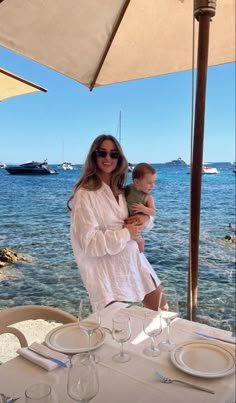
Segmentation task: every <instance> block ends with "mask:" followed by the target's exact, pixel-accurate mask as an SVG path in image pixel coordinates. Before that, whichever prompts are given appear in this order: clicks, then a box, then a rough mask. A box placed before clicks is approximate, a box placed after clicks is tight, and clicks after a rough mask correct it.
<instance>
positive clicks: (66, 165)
mask: <svg viewBox="0 0 236 403" xmlns="http://www.w3.org/2000/svg"><path fill="white" fill-rule="evenodd" d="M63 160H64V142H62V161H63ZM58 166H59V167H60V168H62V169H64V170H65V171H68V170H72V169H74V167H73V165H72V164H71V162H65V161H64V162H62V163H61V164H59V165H58Z"/></svg>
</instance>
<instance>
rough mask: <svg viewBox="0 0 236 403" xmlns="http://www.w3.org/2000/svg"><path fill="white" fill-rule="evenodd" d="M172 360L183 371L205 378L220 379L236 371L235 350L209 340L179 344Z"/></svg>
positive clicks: (174, 350)
mask: <svg viewBox="0 0 236 403" xmlns="http://www.w3.org/2000/svg"><path fill="white" fill-rule="evenodd" d="M170 358H171V361H172V363H173V364H174V365H175V366H176V367H177V368H179V369H180V370H181V371H184V372H187V373H188V374H191V375H195V376H201V377H203V378H218V377H222V376H226V375H229V374H232V373H233V372H234V371H235V357H234V351H233V349H232V348H230V347H228V346H222V345H220V344H219V343H217V342H212V341H208V340H202V341H189V342H185V343H182V344H179V345H178V346H176V347H175V348H174V349H173V350H172V351H171V354H170Z"/></svg>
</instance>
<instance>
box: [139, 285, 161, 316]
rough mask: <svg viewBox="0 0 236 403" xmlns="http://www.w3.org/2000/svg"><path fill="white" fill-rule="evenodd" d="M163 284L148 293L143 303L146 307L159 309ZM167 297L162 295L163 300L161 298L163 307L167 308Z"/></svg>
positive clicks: (154, 309)
mask: <svg viewBox="0 0 236 403" xmlns="http://www.w3.org/2000/svg"><path fill="white" fill-rule="evenodd" d="M161 292H162V289H161V286H160V285H159V286H158V287H157V288H155V290H153V291H151V292H150V293H149V294H146V295H145V297H144V299H143V301H142V303H143V305H144V306H145V307H146V308H149V309H152V310H153V311H157V310H158V307H159V301H160V298H161ZM166 302H167V301H166V299H164V298H163V295H162V300H161V306H160V308H161V309H166V306H167V304H166Z"/></svg>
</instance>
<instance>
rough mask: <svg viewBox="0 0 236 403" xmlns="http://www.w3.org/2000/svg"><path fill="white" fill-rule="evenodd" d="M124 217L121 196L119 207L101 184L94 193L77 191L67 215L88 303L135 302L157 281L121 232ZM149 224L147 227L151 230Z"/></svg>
mask: <svg viewBox="0 0 236 403" xmlns="http://www.w3.org/2000/svg"><path fill="white" fill-rule="evenodd" d="M127 217H128V209H127V204H126V201H125V197H124V196H123V195H119V203H118V202H117V200H116V199H115V197H114V195H113V193H112V191H111V189H110V187H109V186H108V185H107V184H105V183H103V185H102V187H101V188H100V189H99V190H96V191H88V190H85V189H81V188H80V189H79V190H77V192H76V194H75V196H74V199H73V206H72V214H71V242H72V247H73V251H74V255H75V259H76V263H77V265H78V268H79V272H80V274H81V277H82V280H83V283H84V285H85V287H86V289H87V291H88V293H89V296H90V299H91V301H93V302H95V301H99V302H100V303H102V304H103V305H104V306H105V305H107V304H108V303H110V302H112V301H132V302H139V301H142V300H143V299H144V296H145V295H146V294H148V293H150V292H151V291H153V290H154V289H155V285H154V284H153V280H152V278H151V277H153V279H154V281H155V283H156V285H157V286H158V285H159V284H160V280H159V278H158V277H157V275H156V273H155V272H154V270H153V268H152V266H151V265H150V264H149V262H148V260H147V259H146V257H145V256H144V254H143V253H140V252H139V249H138V245H137V242H135V241H133V240H131V239H130V234H129V231H128V230H127V228H122V227H123V223H124V220H125V219H126V218H127ZM152 226H153V223H152V221H151V223H150V224H149V228H147V229H150V227H151V228H152Z"/></svg>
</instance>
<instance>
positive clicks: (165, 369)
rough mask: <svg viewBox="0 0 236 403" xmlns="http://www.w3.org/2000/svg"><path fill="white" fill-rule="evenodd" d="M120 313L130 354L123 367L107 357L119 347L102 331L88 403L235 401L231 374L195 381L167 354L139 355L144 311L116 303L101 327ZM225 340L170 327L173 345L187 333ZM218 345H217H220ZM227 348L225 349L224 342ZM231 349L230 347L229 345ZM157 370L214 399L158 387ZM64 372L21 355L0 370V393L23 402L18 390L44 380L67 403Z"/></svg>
mask: <svg viewBox="0 0 236 403" xmlns="http://www.w3.org/2000/svg"><path fill="white" fill-rule="evenodd" d="M119 310H121V311H122V312H123V313H124V314H125V315H129V316H130V318H131V328H132V337H131V339H130V341H129V342H127V343H125V344H124V349H125V350H128V351H129V352H130V354H131V360H130V361H129V362H127V363H123V364H120V363H115V362H114V361H113V360H112V355H113V354H114V353H115V352H116V351H118V349H119V348H120V346H119V345H118V344H117V343H116V342H115V341H114V340H113V339H112V336H111V335H110V334H109V333H107V335H106V339H105V343H104V344H103V345H102V346H101V347H100V348H99V349H97V350H96V353H97V354H98V355H99V358H100V362H99V364H98V371H99V380H100V390H99V393H98V395H97V396H96V397H95V398H94V399H93V400H92V401H93V402H94V403H120V402H122V403H132V402H135V403H146V402H147V403H154V402H158V403H172V402H173V403H185V402H186V403H198V402H199V401H204V402H206V403H213V402H214V403H215V402H217V403H235V374H231V375H228V376H225V377H222V378H213V379H209V378H200V377H196V376H191V375H189V374H187V373H185V372H183V371H180V370H179V369H178V368H176V367H175V366H174V365H173V364H172V362H171V360H170V356H169V353H168V352H162V353H161V355H160V356H158V357H154V358H149V357H146V356H144V354H143V349H144V347H145V346H146V345H147V344H149V343H150V339H148V338H147V337H146V336H145V334H144V332H143V330H142V322H143V320H142V317H143V310H144V308H140V307H137V306H132V307H130V308H126V305H125V304H122V303H116V304H113V305H110V306H109V307H107V308H105V309H104V311H103V312H102V325H103V326H105V327H109V328H110V329H111V324H112V316H113V315H114V313H116V312H117V311H119ZM195 330H196V331H202V332H205V333H208V334H215V335H220V336H221V337H223V336H224V337H227V336H228V332H224V331H223V330H220V329H215V328H212V327H209V326H207V325H202V324H199V323H196V322H190V321H187V320H184V319H176V320H175V321H174V322H173V323H172V324H171V336H172V338H173V340H174V341H175V342H176V343H182V342H184V341H188V340H197V338H196V336H194V334H193V331H195ZM165 335H166V334H165V330H163V332H162V334H161V335H160V336H158V337H157V340H156V341H157V343H158V342H160V341H162V340H163V339H164V338H165ZM221 345H222V344H221ZM227 346H230V345H229V344H227ZM231 348H232V350H233V349H234V346H232V347H231ZM157 370H159V371H160V372H161V373H163V374H164V375H166V376H168V377H173V378H178V379H181V380H183V381H189V382H191V383H194V384H196V385H200V386H203V387H206V388H208V389H213V390H214V391H215V395H212V394H209V393H205V392H202V391H198V390H194V389H192V388H189V387H186V386H183V385H180V384H170V385H167V384H163V383H160V382H159V381H157V380H156V379H155V371H157ZM67 371H68V370H67V369H64V368H58V369H56V370H53V371H52V372H47V371H45V370H44V369H42V368H40V367H38V366H37V365H35V364H33V363H31V362H29V361H27V360H26V359H24V358H22V357H17V358H14V359H13V360H11V361H9V362H7V363H5V364H3V365H1V366H0V391H1V392H5V393H6V394H11V393H12V392H13V393H14V394H15V395H18V396H22V398H21V399H19V400H18V402H19V403H21V402H24V397H23V396H24V390H25V388H26V387H27V386H28V385H29V384H31V383H38V382H40V381H42V382H48V383H50V384H51V385H52V386H53V388H54V390H55V392H56V393H57V398H56V402H57V403H67V402H72V401H73V400H71V399H70V398H69V397H68V396H67V392H66V380H67Z"/></svg>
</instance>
